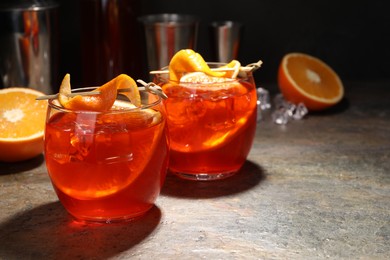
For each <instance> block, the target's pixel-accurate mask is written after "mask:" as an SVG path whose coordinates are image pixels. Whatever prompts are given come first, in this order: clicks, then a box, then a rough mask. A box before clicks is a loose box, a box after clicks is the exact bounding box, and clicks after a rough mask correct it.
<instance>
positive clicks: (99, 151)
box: [45, 89, 169, 222]
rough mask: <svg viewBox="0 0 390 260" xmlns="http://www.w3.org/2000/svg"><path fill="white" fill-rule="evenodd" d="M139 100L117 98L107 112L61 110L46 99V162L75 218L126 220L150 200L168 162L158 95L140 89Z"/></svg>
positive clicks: (55, 102) (146, 207)
mask: <svg viewBox="0 0 390 260" xmlns="http://www.w3.org/2000/svg"><path fill="white" fill-rule="evenodd" d="M83 91H85V89H83ZM141 99H142V104H141V105H140V106H139V107H135V106H134V105H133V104H131V103H130V102H129V101H128V100H126V99H123V98H119V97H118V98H117V99H116V101H115V103H114V104H113V106H112V107H111V108H110V109H109V110H107V111H86V110H73V109H66V108H63V107H62V106H61V105H60V104H59V102H58V100H57V99H53V100H49V108H48V113H47V120H46V129H45V159H46V165H47V169H48V173H49V176H50V179H51V181H52V184H53V187H54V189H55V191H56V193H57V195H58V198H59V199H60V201H61V203H62V204H63V206H64V207H65V208H66V210H67V211H68V212H69V213H70V214H71V215H73V216H74V217H75V218H76V219H79V220H86V221H99V222H115V221H122V220H128V219H132V218H135V217H138V216H140V215H143V214H144V213H145V212H146V211H148V210H149V209H150V208H151V207H152V206H153V205H154V202H155V200H156V198H157V196H158V195H159V192H160V190H161V187H162V185H163V182H164V180H165V174H166V169H167V164H168V150H169V149H168V142H167V138H166V118H165V110H164V106H163V104H162V101H161V99H160V97H158V96H157V95H154V94H152V93H146V92H145V93H143V92H141Z"/></svg>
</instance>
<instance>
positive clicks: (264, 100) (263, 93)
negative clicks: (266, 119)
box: [256, 88, 271, 110]
mask: <svg viewBox="0 0 390 260" xmlns="http://www.w3.org/2000/svg"><path fill="white" fill-rule="evenodd" d="M256 91H257V105H258V106H259V107H260V109H261V110H266V109H270V108H271V102H270V97H269V91H268V90H266V89H264V88H257V90H256Z"/></svg>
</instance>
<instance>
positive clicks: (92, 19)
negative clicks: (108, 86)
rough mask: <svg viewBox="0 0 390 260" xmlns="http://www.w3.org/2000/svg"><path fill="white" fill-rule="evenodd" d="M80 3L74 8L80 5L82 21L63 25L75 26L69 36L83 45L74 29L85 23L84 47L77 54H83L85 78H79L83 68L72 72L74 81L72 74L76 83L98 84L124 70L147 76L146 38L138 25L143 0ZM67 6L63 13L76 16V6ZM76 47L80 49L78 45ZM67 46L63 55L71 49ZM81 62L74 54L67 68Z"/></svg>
mask: <svg viewBox="0 0 390 260" xmlns="http://www.w3.org/2000/svg"><path fill="white" fill-rule="evenodd" d="M71 2H75V1H71ZM76 2H77V3H78V5H75V6H72V8H75V10H77V9H78V8H80V13H79V17H78V18H79V19H80V20H79V22H75V23H74V24H69V23H65V22H64V24H63V27H66V30H69V29H71V28H72V29H71V31H70V32H68V33H67V34H66V36H65V37H71V38H70V39H67V40H72V41H75V42H76V44H80V39H78V37H77V35H76V34H75V31H73V30H74V29H76V30H77V28H78V23H79V24H80V25H81V26H80V28H81V32H80V33H81V37H80V38H81V50H80V51H77V53H81V61H82V62H81V64H82V70H81V71H82V74H81V79H78V78H77V75H78V74H79V71H76V72H72V73H71V75H76V80H75V81H73V77H72V82H77V80H81V82H82V85H84V86H96V85H101V84H103V83H105V82H107V81H109V80H111V79H113V78H114V77H116V76H117V75H119V74H121V73H126V74H128V75H131V76H132V77H134V78H143V77H145V74H144V73H145V72H144V60H143V57H144V56H143V43H142V42H143V41H142V39H141V37H140V33H139V28H138V24H137V15H138V14H140V2H141V1H137V0H80V1H76ZM63 4H65V3H64V1H63ZM67 6H68V5H63V6H62V11H63V14H64V13H65V14H64V15H69V14H71V15H75V17H76V15H77V14H76V13H74V12H73V10H72V9H68V11H66V10H67V9H66V8H67ZM71 10H72V11H71ZM72 26H75V27H72ZM75 47H76V48H77V49H78V48H79V47H78V46H76V45H75ZM63 48H64V49H63V50H64V51H63V52H62V54H65V55H67V53H68V52H69V51H71V48H67V45H65V46H63ZM75 53H76V52H75ZM67 62H70V63H67ZM72 63H73V64H72ZM77 63H79V60H78V57H77V56H73V59H72V60H64V64H67V65H68V66H67V67H66V65H65V69H67V68H69V69H70V67H73V66H74V65H75V64H77ZM64 73H65V72H63V73H62V74H63V75H64Z"/></svg>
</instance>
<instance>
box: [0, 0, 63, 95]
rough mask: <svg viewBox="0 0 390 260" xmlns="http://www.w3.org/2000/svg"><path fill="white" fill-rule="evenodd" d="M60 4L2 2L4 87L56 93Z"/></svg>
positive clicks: (0, 74)
mask: <svg viewBox="0 0 390 260" xmlns="http://www.w3.org/2000/svg"><path fill="white" fill-rule="evenodd" d="M57 19H58V4H57V3H56V2H54V1H43V0H29V1H27V0H12V1H11V0H2V3H0V88H6V87H30V88H33V89H37V90H39V91H42V92H44V93H48V94H49V93H53V92H54V91H55V86H56V85H57V82H55V79H56V77H57V74H58V71H57V68H58V20H57Z"/></svg>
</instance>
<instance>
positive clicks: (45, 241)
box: [0, 82, 390, 259]
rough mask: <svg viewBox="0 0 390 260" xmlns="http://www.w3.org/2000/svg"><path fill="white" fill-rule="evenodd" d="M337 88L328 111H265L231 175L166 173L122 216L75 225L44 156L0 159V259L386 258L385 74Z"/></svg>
mask: <svg viewBox="0 0 390 260" xmlns="http://www.w3.org/2000/svg"><path fill="white" fill-rule="evenodd" d="M345 86H346V98H345V99H344V100H343V102H342V103H341V104H340V105H338V106H337V107H335V108H334V109H332V110H330V111H328V112H326V113H319V114H310V115H309V116H308V117H306V118H305V119H304V120H300V121H292V122H290V123H289V124H287V125H285V126H279V125H275V124H273V123H272V121H271V119H270V115H269V113H268V114H264V120H262V121H261V122H260V123H259V124H258V129H257V133H256V139H255V142H254V145H253V149H252V150H251V153H250V155H249V158H248V161H247V163H246V164H245V165H244V167H243V169H242V170H241V171H240V172H239V173H238V174H237V175H236V176H234V177H232V178H230V179H226V180H223V181H219V182H210V183H205V182H189V181H184V180H180V179H178V178H176V177H174V176H168V178H167V180H166V183H165V185H164V189H163V191H162V194H161V196H160V197H159V199H158V201H157V203H156V206H155V207H154V208H153V209H152V210H151V211H150V212H149V213H148V214H147V215H146V216H144V217H143V218H141V219H139V220H137V221H134V222H131V223H125V224H120V225H117V224H115V225H104V226H101V225H80V224H75V223H74V222H72V219H71V217H70V216H69V215H68V214H67V213H66V212H65V210H64V209H63V208H62V206H61V204H60V203H59V202H58V200H57V197H56V195H55V193H54V191H53V189H52V187H51V184H50V181H49V179H48V177H47V172H46V168H45V166H44V161H43V158H42V157H38V158H35V159H33V160H30V161H27V162H23V163H15V164H6V163H0V173H1V174H0V259H107V258H113V259H128V258H134V259H153V258H159V259H199V258H205V259H307V258H310V259H322V258H333V259H334V258H346V259H356V258H363V259H371V258H374V259H386V258H387V259H388V258H389V252H390V82H370V83H353V82H349V83H346V84H345ZM270 88H272V86H270Z"/></svg>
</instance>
